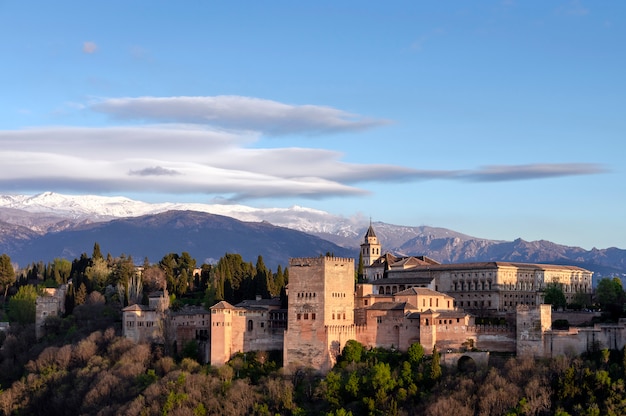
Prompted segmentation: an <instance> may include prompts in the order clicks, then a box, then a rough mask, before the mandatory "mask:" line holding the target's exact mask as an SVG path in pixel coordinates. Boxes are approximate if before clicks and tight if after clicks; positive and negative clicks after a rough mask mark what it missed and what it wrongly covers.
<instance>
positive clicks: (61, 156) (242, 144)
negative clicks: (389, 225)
mask: <svg viewBox="0 0 626 416" xmlns="http://www.w3.org/2000/svg"><path fill="white" fill-rule="evenodd" d="M155 103H156V104H155ZM194 103H195V104H197V105H198V108H196V107H195V106H194V105H193V104H194ZM237 103H240V104H242V105H243V107H244V108H243V109H241V108H238V107H237V105H236V104H237ZM143 104H145V106H144V105H143ZM98 106H104V107H100V109H101V110H103V109H104V110H106V111H107V112H109V111H110V112H112V113H115V114H117V112H118V111H122V110H124V111H128V112H129V113H130V114H132V115H133V118H136V117H140V116H141V114H145V115H146V118H150V119H158V120H160V121H163V120H173V121H176V122H178V123H180V122H183V121H186V122H188V123H191V122H199V120H201V119H202V117H201V114H205V115H206V116H207V117H208V115H210V117H209V118H210V119H211V123H210V124H214V125H217V126H220V127H227V126H228V127H231V128H235V127H236V128H237V129H238V130H228V131H226V130H218V129H215V128H214V127H211V128H210V127H207V126H202V125H198V124H161V125H147V126H142V127H94V128H84V127H47V128H36V129H23V130H13V131H0V191H10V192H14V191H16V190H17V191H21V192H23V191H41V190H52V191H68V190H69V191H75V192H82V191H89V192H113V191H115V192H148V193H150V192H158V193H186V194H189V193H200V194H210V195H214V196H217V197H222V198H226V199H245V198H267V197H277V196H280V197H285V196H302V197H308V198H324V197H327V196H331V195H359V194H364V193H367V191H366V190H364V189H361V188H359V187H357V186H356V185H357V184H363V183H366V182H407V181H420V180H433V179H438V180H456V181H474V182H497V181H511V180H527V179H543V178H554V177H562V176H572V175H589V174H597V173H602V172H604V171H605V169H604V168H603V167H601V166H599V165H595V164H586V163H577V164H550V163H546V164H530V165H519V166H509V165H504V166H488V167H484V168H479V169H475V170H422V169H415V168H413V167H405V166H395V165H383V164H367V163H363V164H355V163H346V162H344V161H342V158H343V154H342V153H340V152H336V151H331V150H325V149H310V148H259V147H260V146H259V144H260V143H259V142H258V140H259V138H260V137H261V131H263V132H267V131H271V132H277V131H282V132H285V131H287V130H289V129H291V130H290V131H293V132H297V131H299V132H304V133H311V132H314V131H315V132H320V131H324V130H327V131H337V129H339V130H340V129H342V128H346V129H353V128H354V129H358V128H364V125H363V124H360V122H358V121H347V120H346V119H345V118H346V117H347V116H346V113H344V112H342V111H340V110H335V109H329V108H326V107H315V106H303V107H293V106H288V105H284V104H280V103H276V102H272V101H266V100H256V99H248V98H242V97H216V99H209V100H207V99H206V98H199V99H194V98H188V97H187V98H181V99H163V100H159V99H152V98H150V99H146V100H145V101H143V100H142V99H139V100H138V101H136V100H130V101H129V100H127V99H124V100H120V101H116V100H106V101H103V102H101V103H100V104H98V105H96V106H95V107H98ZM221 106H223V107H221ZM95 107H94V108H95ZM280 109H282V110H283V111H282V112H281V111H279V110H280ZM264 114H265V115H267V118H268V119H269V120H270V121H264V117H263V115H264ZM148 115H149V117H148ZM290 120H292V121H293V122H290ZM251 145H254V146H251Z"/></svg>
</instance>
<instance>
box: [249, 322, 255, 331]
mask: <svg viewBox="0 0 626 416" xmlns="http://www.w3.org/2000/svg"><path fill="white" fill-rule="evenodd" d="M253 329H254V322H252V319H250V320H248V331H252V330H253Z"/></svg>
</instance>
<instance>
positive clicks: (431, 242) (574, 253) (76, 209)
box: [0, 192, 626, 276]
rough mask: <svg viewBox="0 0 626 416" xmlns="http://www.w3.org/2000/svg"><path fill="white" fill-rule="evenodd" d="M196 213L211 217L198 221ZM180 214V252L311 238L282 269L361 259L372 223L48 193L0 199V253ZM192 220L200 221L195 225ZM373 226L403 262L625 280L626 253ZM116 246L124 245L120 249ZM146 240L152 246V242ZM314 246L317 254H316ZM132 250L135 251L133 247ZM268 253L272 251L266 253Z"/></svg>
mask: <svg viewBox="0 0 626 416" xmlns="http://www.w3.org/2000/svg"><path fill="white" fill-rule="evenodd" d="M193 212H196V213H201V214H203V215H205V216H204V217H202V216H194V215H193V214H192V213H193ZM168 213H169V214H168ZM175 213H179V215H180V217H176V216H174V218H186V220H185V221H182V220H179V221H182V222H180V223H181V224H183V225H181V228H180V230H179V231H178V232H183V233H191V234H189V238H188V239H187V240H186V241H188V243H186V244H183V243H181V247H182V246H188V247H191V246H193V245H194V244H197V242H198V238H197V237H192V235H196V234H197V233H198V232H199V231H198V230H199V228H198V227H200V225H199V224H204V225H202V227H204V228H205V229H206V230H209V229H211V230H213V231H211V233H212V234H213V235H218V234H220V235H221V236H222V237H221V238H220V239H218V240H219V241H213V243H216V242H217V243H220V244H222V245H220V246H219V247H218V246H216V247H215V252H217V253H224V252H240V251H244V250H252V251H253V249H252V248H250V247H249V241H248V240H249V239H250V235H251V234H250V233H254V232H256V231H255V230H258V229H259V227H263V226H267V227H265V228H263V229H264V230H265V231H264V232H267V233H269V234H267V236H266V242H265V244H261V246H264V245H268V244H272V243H277V242H274V241H271V240H272V238H274V237H273V236H276V235H283V234H279V233H275V232H273V231H271V232H270V231H268V230H270V229H271V228H272V227H271V226H274V228H276V227H278V228H281V229H290V230H293V231H295V232H301V233H306V235H307V236H298V237H293V236H294V235H295V234H289V235H290V237H289V238H287V237H286V235H287V234H284V235H283V237H284V238H287V239H288V240H289V241H290V242H289V243H285V241H282V242H280V244H283V247H284V248H282V249H280V250H274V252H273V253H267V255H268V256H272V258H273V259H274V260H275V261H276V262H280V261H282V262H283V263H284V259H283V260H280V258H281V255H284V254H286V252H288V251H289V249H287V248H292V247H305V246H307V247H310V250H311V253H315V252H316V250H317V251H319V250H322V251H323V252H326V251H327V250H330V251H332V252H335V253H337V254H339V253H342V254H341V255H344V254H345V255H349V254H346V253H354V254H355V256H356V255H358V252H359V250H358V246H359V244H361V242H362V241H363V240H362V239H363V236H364V235H365V231H366V229H367V227H368V226H369V221H368V220H367V219H366V218H364V217H362V216H354V217H342V216H338V215H333V214H330V213H328V212H324V211H320V210H315V209H310V208H304V207H299V206H293V207H290V208H252V207H247V206H244V205H219V204H199V203H193V204H181V203H160V204H150V203H146V202H140V201H134V200H132V199H129V198H124V197H102V196H89V195H87V196H84V195H81V196H72V195H62V194H57V193H51V192H46V193H43V194H39V195H34V196H25V195H4V196H0V252H2V251H5V252H7V253H10V254H11V253H12V255H14V256H16V258H17V256H19V255H22V256H23V257H24V259H25V261H31V257H33V256H36V254H37V253H43V252H45V251H46V250H48V251H49V252H50V253H53V252H54V253H56V254H50V255H53V256H59V255H65V254H67V253H69V252H74V251H76V250H79V251H80V250H82V251H85V250H87V249H88V247H87V248H85V247H81V248H72V247H71V246H72V244H74V243H75V241H76V240H78V237H77V236H79V235H82V234H77V233H84V232H85V231H86V230H90V231H89V232H90V233H92V234H90V235H88V236H87V237H85V238H86V240H85V241H87V240H89V241H98V240H100V241H106V240H105V238H110V241H111V242H112V243H111V245H116V244H117V245H119V244H120V241H123V240H124V238H125V237H124V236H126V235H128V234H129V233H134V234H135V235H139V234H137V233H138V232H139V231H138V230H137V229H136V228H132V231H131V230H127V229H124V230H121V229H123V228H126V227H128V226H130V225H132V224H135V225H132V227H148V228H150V227H152V226H153V225H154V221H152V220H150V221H146V220H145V218H146V217H151V216H158V218H160V219H162V218H170V217H172V215H174V214H175ZM166 214H168V215H166ZM208 214H213V215H217V216H223V217H230V218H231V219H233V221H237V220H238V221H239V222H243V223H245V224H246V227H249V228H248V229H247V230H248V231H245V230H246V227H243V228H241V230H242V231H241V232H240V233H239V235H238V237H237V238H238V240H236V241H235V240H233V241H231V242H229V241H228V238H227V237H226V236H228V235H229V234H228V233H227V232H226V231H224V230H221V229H219V227H218V228H211V227H214V225H211V226H209V225H208V224H209V223H210V222H216V221H217V220H216V219H208V217H207V215H208ZM142 218H143V220H142ZM190 218H191V219H194V220H190ZM135 219H137V221H134V220H135ZM131 220H132V221H131ZM129 221H130V222H129ZM109 222H111V224H110V227H109V225H106V224H108V223H109ZM217 222H218V223H220V222H219V221H217ZM105 223H106V224H105ZM157 223H158V221H157ZM221 223H223V221H222V222H221ZM129 224H130V225H129ZM194 224H195V225H194ZM100 225H102V227H101V226H100ZM270 225H271V226H270ZM373 225H374V228H375V230H376V234H377V236H378V238H379V240H380V242H381V244H382V246H383V249H384V250H385V251H390V252H392V253H395V254H397V255H426V256H429V257H431V258H433V259H435V260H437V261H439V262H442V263H454V262H471V261H518V262H529V263H556V264H571V265H578V266H582V267H585V268H588V269H590V270H593V271H594V272H596V273H597V274H596V276H598V275H617V274H619V275H622V274H626V250H621V249H617V248H610V249H603V250H597V249H593V250H590V251H588V250H584V249H582V248H580V247H567V246H561V245H558V244H554V243H551V242H549V241H534V242H527V241H524V240H521V239H517V240H515V241H512V242H507V241H494V240H487V239H481V238H476V237H471V236H468V235H465V234H461V233H458V232H455V231H452V230H449V229H446V228H437V227H428V226H418V227H411V226H402V225H393V224H386V223H382V222H374V223H373ZM111 227H113V228H114V229H115V228H116V227H119V228H120V231H119V233H118V234H115V233H112V232H109V231H107V232H106V233H105V232H104V231H103V230H110V229H111ZM157 228H158V227H157ZM266 228H267V229H266ZM150 229H151V231H150V232H151V233H153V237H152V238H153V240H155V241H169V240H171V238H172V237H171V234H167V233H168V232H170V231H168V230H167V229H166V228H163V229H162V230H161V231H160V232H161V234H159V230H158V229H156V228H154V227H153V228H150ZM218 229H219V230H221V231H219V233H218V231H216V230H218ZM102 233H104V234H102ZM310 235H313V236H315V237H319V238H320V239H321V240H319V241H318V242H317V243H315V244H313V245H311V244H310V240H308V237H310ZM107 236H108V237H107ZM283 237H281V238H283ZM324 240H325V241H324ZM114 241H116V242H118V243H116V244H113V242H114ZM146 241H152V240H150V239H147V240H146ZM134 242H136V241H134ZM305 242H306V243H305ZM328 242H330V243H333V244H334V247H335V248H331V246H327V245H324V244H326V243H328ZM146 244H147V243H146ZM208 244H209V243H207V242H205V243H203V245H202V246H203V247H205V248H206V247H208ZM60 246H63V247H65V250H66V251H67V253H66V252H63V253H61V254H59V253H58V250H59V247H60ZM313 246H316V247H317V248H316V249H314V248H312V247H313ZM255 247H256V248H254V249H258V247H257V246H255ZM144 248H145V247H144ZM127 249H128V250H130V247H129V248H127ZM177 249H178V248H177V247H168V248H167V250H177ZM263 249H267V247H263ZM29 250H30V251H29ZM55 250H57V251H55ZM68 250H69V251H68ZM72 250H74V251H72ZM163 250H166V248H163V247H161V248H160V249H157V248H154V249H153V250H152V251H154V253H153V252H152V251H149V250H148V251H149V253H150V256H151V257H156V256H159V255H161V256H162V255H163V254H164V253H162V251H163ZM324 250H326V251H324ZM252 251H250V252H252ZM279 252H280V253H279ZM20 253H21V254H20ZM291 254H296V253H295V252H294V253H291ZM297 254H298V255H306V253H300V252H299V253H297ZM146 255H147V254H146ZM198 255H200V253H199V254H198ZM53 258H54V257H53Z"/></svg>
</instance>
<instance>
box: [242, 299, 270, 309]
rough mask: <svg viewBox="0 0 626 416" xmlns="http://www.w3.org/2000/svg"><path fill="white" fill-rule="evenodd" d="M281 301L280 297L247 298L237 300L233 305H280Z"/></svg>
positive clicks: (265, 306) (247, 306)
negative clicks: (240, 300)
mask: <svg viewBox="0 0 626 416" xmlns="http://www.w3.org/2000/svg"><path fill="white" fill-rule="evenodd" d="M280 305H281V301H280V298H272V299H258V300H257V299H247V300H244V301H242V302H239V303H238V304H236V305H235V307H237V308H264V309H267V308H268V307H272V306H274V307H280Z"/></svg>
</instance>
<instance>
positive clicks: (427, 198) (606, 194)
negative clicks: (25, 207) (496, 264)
mask: <svg viewBox="0 0 626 416" xmlns="http://www.w3.org/2000/svg"><path fill="white" fill-rule="evenodd" d="M387 3H389V4H387ZM625 20H626V3H624V2H622V1H617V0H615V1H604V2H591V1H582V0H581V1H569V0H568V1H480V2H466V1H449V2H415V1H406V2H405V1H397V2H362V1H359V2H357V1H354V2H350V1H332V2H331V1H329V2H324V1H319V2H292V1H284V2H281V1H271V2H252V1H250V2H210V1H185V2H165V1H154V0H152V1H141V0H137V1H130V2H129V1H106V2H84V1H81V2H79V1H58V2H49V1H23V2H18V1H3V0H0V39H1V40H0V54H1V56H2V57H3V58H2V61H1V62H2V64H1V65H0V90H1V91H2V92H1V93H0V108H1V109H2V111H1V112H0V193H5V194H34V193H38V192H42V191H54V192H60V193H69V194H99V195H124V196H128V197H131V198H133V199H138V200H144V201H148V202H164V201H181V202H206V203H216V202H222V203H238V204H244V205H250V206H258V207H273V206H278V207H286V206H291V205H301V206H307V207H311V208H317V209H321V210H325V211H328V212H331V213H335V214H341V215H345V216H352V215H357V214H358V215H361V216H363V218H368V217H371V218H372V219H373V220H374V221H384V222H388V223H393V224H399V225H411V226H418V225H430V226H439V227H446V228H451V229H453V230H455V231H459V232H463V233H466V234H470V235H474V236H477V237H484V238H493V239H502V240H512V239H515V238H518V237H521V238H523V239H525V240H538V239H547V240H550V241H553V242H556V243H559V244H567V245H573V246H581V247H584V248H587V249H590V248H592V247H594V246H595V247H597V248H606V247H611V246H616V247H620V248H626V215H625V213H624V212H625V210H624V206H625V205H626V192H625V191H626V185H625V184H626V174H625V170H624V167H623V159H624V155H625V154H626V152H625V151H624V148H625V147H626V146H625V145H624V144H622V142H623V139H624V135H625V132H626V103H625V101H624V100H625V97H626V76H625V75H624V74H626V69H625V68H626V48H625V47H624V43H625V41H626V29H625V24H626V22H625Z"/></svg>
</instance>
